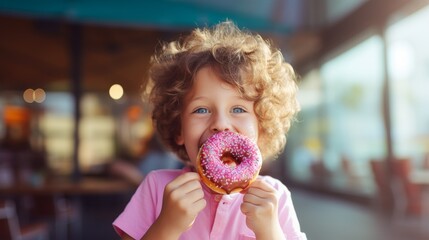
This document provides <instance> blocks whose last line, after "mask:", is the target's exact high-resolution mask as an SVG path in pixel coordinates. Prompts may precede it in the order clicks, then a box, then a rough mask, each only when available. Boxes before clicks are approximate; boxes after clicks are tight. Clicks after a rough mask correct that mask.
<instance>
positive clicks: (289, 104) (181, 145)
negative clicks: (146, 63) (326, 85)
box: [113, 21, 307, 240]
mask: <svg viewBox="0 0 429 240" xmlns="http://www.w3.org/2000/svg"><path fill="white" fill-rule="evenodd" d="M295 78H296V77H295V74H294V72H293V69H292V67H291V66H290V65H289V64H288V63H286V62H285V60H284V58H283V56H282V54H281V52H280V51H279V50H277V49H274V48H273V47H272V46H271V45H270V44H269V43H268V42H267V41H266V40H264V39H263V38H262V37H261V36H260V35H258V34H252V33H250V32H245V31H242V30H240V29H238V28H237V27H236V26H235V25H234V24H233V23H232V22H229V21H227V22H223V23H220V24H218V25H216V26H215V27H213V28H210V29H208V28H204V29H198V28H197V29H195V30H194V31H192V33H191V34H190V35H189V36H187V37H186V38H184V39H180V40H178V41H175V42H171V43H169V44H166V45H164V46H163V48H162V50H161V51H160V52H159V53H158V54H157V55H156V56H154V58H152V66H151V70H150V77H149V79H148V80H149V81H148V82H145V86H146V90H147V91H149V92H150V95H149V96H150V101H151V103H152V104H153V120H154V124H155V126H156V129H157V131H158V132H159V134H160V136H161V138H162V140H163V142H164V143H166V144H167V145H168V146H169V148H170V149H172V150H173V152H174V153H176V154H177V156H179V157H180V159H181V160H182V161H183V162H184V164H186V167H185V168H184V169H182V170H157V171H152V172H151V173H149V174H148V175H147V176H146V177H145V179H144V180H143V182H142V183H141V184H140V186H139V188H138V189H137V191H136V192H135V194H134V195H133V197H132V198H131V200H130V202H129V203H128V205H127V206H126V208H125V209H124V211H123V212H122V213H121V214H120V215H119V216H118V218H117V219H116V220H115V221H114V223H113V226H114V228H115V230H116V231H117V233H118V234H119V235H120V236H121V238H122V239H209V238H213V237H215V238H216V239H218V238H219V239H256V238H257V239H270V240H273V239H288V240H292V239H294V240H298V239H300V240H304V239H307V238H306V235H305V234H304V233H302V232H301V229H300V225H299V221H298V218H297V215H296V212H295V209H294V206H293V203H292V198H291V193H290V191H289V190H288V189H287V187H286V186H285V185H283V183H281V182H280V181H279V180H277V179H274V178H272V177H270V176H259V177H258V178H257V179H256V181H255V182H253V183H252V184H251V185H250V186H249V188H248V189H246V190H244V191H243V192H241V193H235V194H229V195H218V194H216V193H214V192H213V191H211V190H210V189H209V188H208V187H207V186H205V185H202V183H201V179H200V176H199V175H198V173H196V172H195V165H196V159H197V155H198V150H199V146H201V144H202V143H203V142H205V140H207V139H208V138H209V137H210V136H211V135H213V134H215V133H216V132H219V131H232V132H235V133H238V134H241V135H244V136H247V137H249V138H250V139H252V140H253V141H255V142H256V143H257V144H258V147H259V148H260V150H261V153H262V156H263V158H264V160H263V161H264V162H266V161H269V160H268V159H271V156H276V155H277V154H278V153H279V152H280V151H281V150H282V149H283V147H284V145H285V143H286V132H287V131H288V130H289V127H290V124H291V121H292V120H293V118H294V116H295V114H296V113H297V112H298V111H299V105H298V102H297V100H296V91H297V86H296V79H295Z"/></svg>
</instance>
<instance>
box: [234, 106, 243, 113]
mask: <svg viewBox="0 0 429 240" xmlns="http://www.w3.org/2000/svg"><path fill="white" fill-rule="evenodd" d="M244 112H246V110H244V109H243V108H241V107H235V108H233V109H232V113H244Z"/></svg>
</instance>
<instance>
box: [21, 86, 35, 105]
mask: <svg viewBox="0 0 429 240" xmlns="http://www.w3.org/2000/svg"><path fill="white" fill-rule="evenodd" d="M22 98H24V101H25V102H27V103H32V102H34V90H33V89H31V88H29V89H27V90H25V91H24V94H22Z"/></svg>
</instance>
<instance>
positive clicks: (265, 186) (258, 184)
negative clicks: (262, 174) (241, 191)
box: [247, 179, 276, 192]
mask: <svg viewBox="0 0 429 240" xmlns="http://www.w3.org/2000/svg"><path fill="white" fill-rule="evenodd" d="M250 189H261V190H264V191H266V192H276V189H275V188H274V187H273V186H271V184H269V183H268V182H266V181H264V180H262V179H257V180H256V181H255V182H253V183H252V184H251V185H250V186H249V188H248V189H247V191H249V190H250Z"/></svg>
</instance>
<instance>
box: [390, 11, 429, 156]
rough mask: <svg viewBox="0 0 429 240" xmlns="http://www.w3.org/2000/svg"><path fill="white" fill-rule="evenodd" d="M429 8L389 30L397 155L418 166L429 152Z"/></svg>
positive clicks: (393, 122)
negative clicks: (408, 158)
mask: <svg viewBox="0 0 429 240" xmlns="http://www.w3.org/2000/svg"><path fill="white" fill-rule="evenodd" d="M428 22H429V7H426V8H423V9H421V10H420V11H418V12H416V13H414V14H413V15H411V16H409V17H407V18H405V19H403V20H401V21H399V22H397V23H395V24H393V25H392V26H390V27H389V28H388V29H387V34H386V36H387V43H388V69H389V71H388V72H389V76H390V79H391V95H390V98H391V109H392V113H391V114H392V138H393V149H394V154H395V156H398V157H410V158H412V159H413V160H414V161H415V163H416V164H417V163H418V162H419V161H421V160H422V158H423V157H424V155H425V154H427V153H428V152H429V107H428V106H427V105H428V103H429V94H428V90H429V47H428V44H427V43H428V42H429V31H426V30H423V31H422V29H427V26H426V25H427V23H428Z"/></svg>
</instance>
